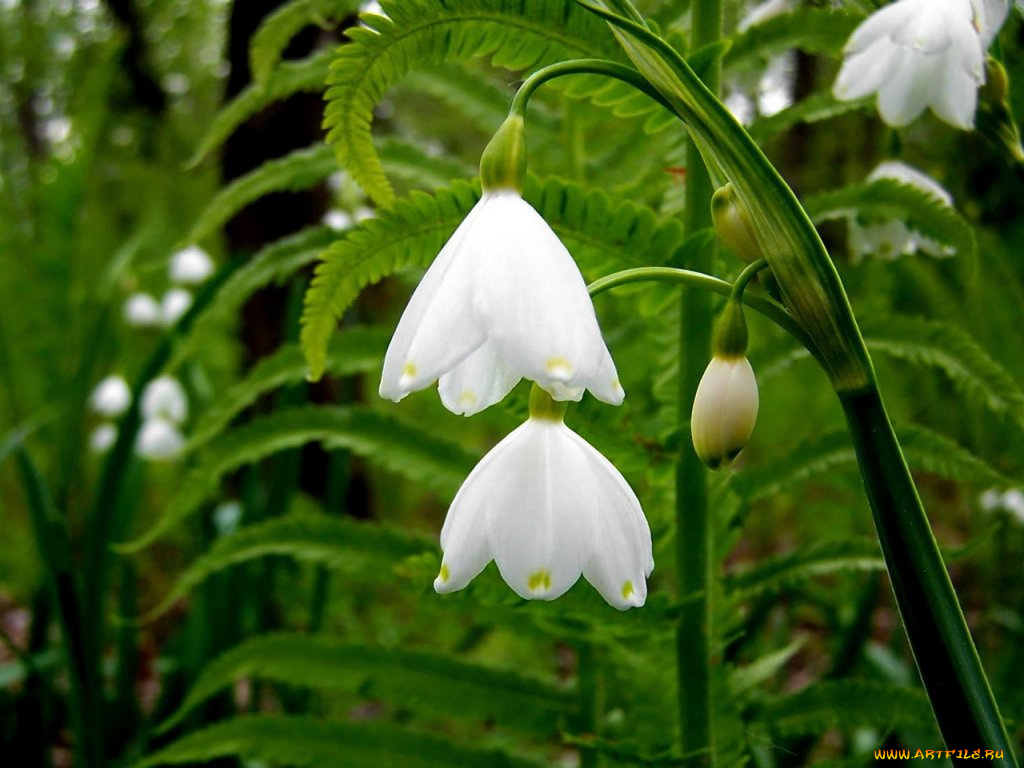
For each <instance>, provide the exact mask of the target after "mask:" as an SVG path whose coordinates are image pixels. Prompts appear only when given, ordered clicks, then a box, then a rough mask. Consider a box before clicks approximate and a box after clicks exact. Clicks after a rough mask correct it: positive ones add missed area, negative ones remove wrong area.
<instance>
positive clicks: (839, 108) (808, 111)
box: [748, 91, 874, 141]
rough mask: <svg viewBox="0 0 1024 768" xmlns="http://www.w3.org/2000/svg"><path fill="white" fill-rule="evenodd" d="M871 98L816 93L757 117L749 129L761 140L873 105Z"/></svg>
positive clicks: (752, 134) (751, 133)
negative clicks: (853, 98)
mask: <svg viewBox="0 0 1024 768" xmlns="http://www.w3.org/2000/svg"><path fill="white" fill-rule="evenodd" d="M873 104H874V102H873V101H872V100H871V99H857V100H853V101H839V100H838V99H836V97H835V96H833V95H832V94H831V93H830V92H827V91H826V92H823V93H815V94H812V95H811V96H808V97H807V98H806V99H801V100H800V101H798V102H797V103H796V104H793V105H792V106H789V107H786V108H785V109H783V110H782V111H780V112H776V113H775V114H774V115H769V116H767V117H759V118H757V119H756V120H755V121H754V122H753V124H752V125H751V126H750V128H749V129H748V130H749V132H750V135H751V136H753V137H754V138H755V139H757V140H759V141H763V140H765V139H767V138H770V137H772V136H776V135H778V134H780V133H782V132H783V131H785V130H788V129H789V128H792V127H793V126H794V125H798V124H800V123H819V122H821V121H823V120H829V119H831V118H833V117H838V116H839V115H845V114H847V113H849V112H853V111H855V110H858V109H866V108H870V107H872V105H873Z"/></svg>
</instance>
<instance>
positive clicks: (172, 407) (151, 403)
mask: <svg viewBox="0 0 1024 768" xmlns="http://www.w3.org/2000/svg"><path fill="white" fill-rule="evenodd" d="M140 411H141V413H142V418H143V419H146V420H149V419H164V420H166V421H169V422H171V423H172V424H181V423H182V422H183V421H185V419H187V418H188V397H187V396H186V395H185V390H184V388H182V386H181V384H180V383H179V382H178V380H177V379H175V378H174V377H173V376H159V377H157V378H155V379H153V380H152V381H151V382H149V384H147V385H146V388H145V389H144V390H143V391H142V399H141V401H140Z"/></svg>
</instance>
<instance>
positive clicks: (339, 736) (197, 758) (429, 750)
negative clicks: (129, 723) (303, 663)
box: [136, 715, 541, 768]
mask: <svg viewBox="0 0 1024 768" xmlns="http://www.w3.org/2000/svg"><path fill="white" fill-rule="evenodd" d="M218 757H238V758H241V759H242V760H243V761H246V762H252V763H256V762H259V763H272V764H274V765H277V766H291V767H292V768H323V766H339V768H340V767H341V766H344V768H382V766H402V768H455V766H458V767H459V768H495V766H501V767H502V768H540V766H541V764H540V763H536V762H534V761H532V760H527V759H525V758H522V757H518V756H514V755H511V754H509V753H507V752H502V751H500V750H497V749H477V748H471V747H463V746H460V745H458V744H455V743H453V742H452V741H451V740H450V739H446V738H442V737H439V736H431V735H427V734H423V733H417V732H416V731H413V730H411V729H408V728H401V727H398V726H395V725H390V724H385V723H372V724H370V723H363V724H353V723H341V722H325V721H323V720H321V719H316V718H311V717H285V716H281V717H274V716H270V715H248V716H244V717H236V718H234V719H232V720H228V721H226V722H223V723H218V724H216V725H211V726H209V727H208V728H204V729H203V730H201V731H196V732H195V733H191V734H189V735H187V736H184V737H183V738H180V739H178V740H177V741H175V742H173V743H172V744H170V745H168V746H166V747H163V748H162V749H160V750H159V751H157V752H156V753H154V754H152V755H149V756H148V757H146V758H144V759H142V760H141V761H139V762H138V763H136V766H137V768H149V767H150V766H156V765H182V764H196V763H205V762H208V761H210V760H214V759H215V758H218Z"/></svg>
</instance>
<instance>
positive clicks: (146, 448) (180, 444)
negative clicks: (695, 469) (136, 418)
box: [135, 418, 185, 461]
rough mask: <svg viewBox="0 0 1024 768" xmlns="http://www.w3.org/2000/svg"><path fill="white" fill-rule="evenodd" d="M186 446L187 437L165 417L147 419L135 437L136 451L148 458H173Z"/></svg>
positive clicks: (160, 459) (159, 459)
mask: <svg viewBox="0 0 1024 768" xmlns="http://www.w3.org/2000/svg"><path fill="white" fill-rule="evenodd" d="M184 448H185V438H184V436H183V435H182V434H181V430H179V429H178V427H177V426H176V425H175V424H172V423H171V422H169V421H167V420H166V419H163V418H152V419H146V420H145V421H144V422H142V426H141V427H139V433H138V435H137V436H136V438H135V452H136V453H138V454H139V455H140V456H142V457H143V458H146V459H153V460H156V461H162V460H165V459H172V458H174V457H175V456H177V455H179V454H180V453H181V452H182V450H183V449H184Z"/></svg>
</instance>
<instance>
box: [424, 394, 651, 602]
mask: <svg viewBox="0 0 1024 768" xmlns="http://www.w3.org/2000/svg"><path fill="white" fill-rule="evenodd" d="M530 405H531V408H530V411H531V415H530V418H529V419H528V420H527V422H526V423H525V424H523V425H522V426H520V427H519V428H518V429H516V430H515V431H514V432H512V433H511V434H510V435H509V436H508V437H506V438H505V439H504V440H502V441H501V442H500V443H498V444H497V445H496V446H495V447H494V448H493V449H491V451H490V452H489V453H488V454H487V455H486V456H484V458H483V459H482V460H481V461H480V463H479V464H477V466H476V468H475V469H474V470H473V471H472V472H471V473H470V475H469V477H467V478H466V481H465V482H464V483H463V484H462V487H461V488H460V489H459V492H458V494H457V495H456V496H455V500H454V501H453V502H452V505H451V508H450V509H449V510H448V516H447V518H446V519H445V522H444V527H443V528H442V529H441V548H442V549H443V550H444V559H443V560H442V563H441V572H440V574H439V575H438V577H437V579H436V580H435V581H434V589H436V590H437V591H438V592H453V591H455V590H458V589H462V588H463V587H464V586H466V584H468V583H469V582H470V581H471V580H472V579H473V578H474V577H475V576H477V574H479V573H480V572H481V571H482V570H483V569H484V567H485V566H486V565H487V564H488V563H489V562H490V561H491V560H494V561H495V562H496V563H497V566H498V570H499V571H500V573H501V576H502V578H503V579H504V580H505V581H506V582H507V583H508V585H509V586H510V587H511V588H512V589H513V590H514V591H515V592H516V593H517V594H518V595H520V596H521V597H524V598H527V599H540V600H554V599H555V598H557V597H559V596H560V595H562V594H564V593H565V592H566V591H567V590H568V589H569V588H570V587H571V586H572V585H573V584H575V583H576V581H577V580H578V579H579V577H580V575H581V574H582V575H583V577H584V578H585V579H586V580H587V581H589V582H590V583H591V584H592V585H593V586H594V587H595V588H596V589H597V591H598V592H600V593H601V595H602V597H604V599H605V600H607V601H608V602H609V603H610V604H611V605H613V606H615V607H616V608H619V609H620V610H625V609H627V608H631V607H634V606H640V605H643V604H644V601H645V600H646V598H647V577H648V576H649V575H650V573H651V571H652V570H653V569H654V558H653V555H652V547H651V532H650V529H649V528H648V525H647V520H646V518H645V517H644V513H643V510H642V509H641V508H640V502H639V501H638V500H637V498H636V495H635V494H634V493H633V491H632V489H631V488H630V487H629V485H628V484H627V483H626V481H625V479H624V478H623V477H622V475H621V474H620V473H619V472H618V470H616V469H615V467H614V466H612V464H611V462H609V461H608V460H607V459H606V458H605V457H604V456H602V455H601V454H600V453H598V451H597V450H596V449H595V448H594V447H593V446H591V445H590V444H589V443H588V442H586V441H585V440H584V439H583V438H581V437H580V436H579V435H577V434H576V433H575V432H573V431H572V430H571V429H569V428H568V427H567V426H565V424H564V423H562V418H561V411H562V410H564V406H562V407H560V406H557V405H555V404H554V403H552V401H551V400H550V398H548V396H547V395H546V394H545V393H543V392H540V391H539V390H538V389H537V388H534V393H533V395H532V396H531V398H530Z"/></svg>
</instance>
